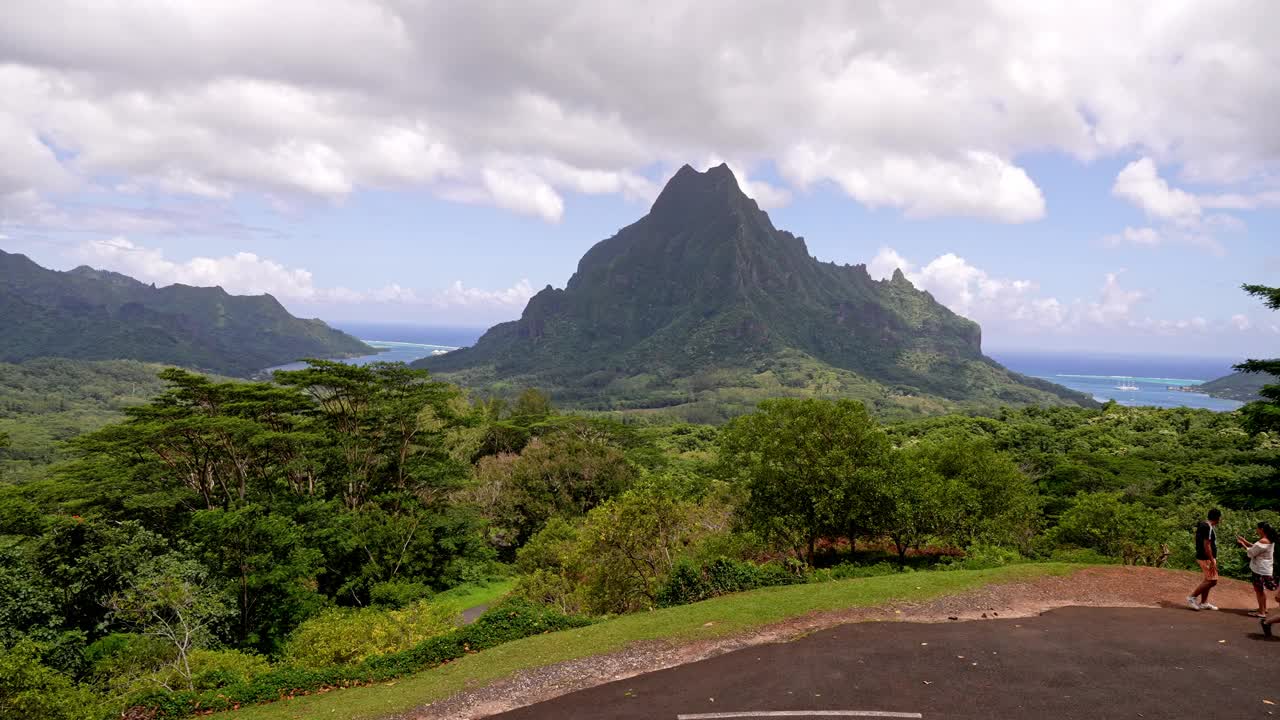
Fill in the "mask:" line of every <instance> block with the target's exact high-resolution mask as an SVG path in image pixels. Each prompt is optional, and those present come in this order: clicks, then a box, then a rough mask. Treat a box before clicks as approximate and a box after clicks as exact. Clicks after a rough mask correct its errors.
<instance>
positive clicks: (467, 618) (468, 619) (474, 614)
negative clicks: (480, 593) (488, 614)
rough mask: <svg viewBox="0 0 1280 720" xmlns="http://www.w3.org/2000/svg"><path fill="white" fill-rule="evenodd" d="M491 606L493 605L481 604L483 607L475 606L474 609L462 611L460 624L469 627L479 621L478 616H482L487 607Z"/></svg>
mask: <svg viewBox="0 0 1280 720" xmlns="http://www.w3.org/2000/svg"><path fill="white" fill-rule="evenodd" d="M492 604H493V603H485V604H483V605H476V606H475V607H469V608H467V609H466V610H463V611H462V624H463V625H470V624H471V623H473V622H475V621H476V620H479V619H480V616H481V615H483V614H484V611H485V610H488V609H489V606H490V605H492Z"/></svg>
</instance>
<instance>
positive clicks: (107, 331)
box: [0, 250, 374, 376]
mask: <svg viewBox="0 0 1280 720" xmlns="http://www.w3.org/2000/svg"><path fill="white" fill-rule="evenodd" d="M372 352H374V350H373V348H370V347H369V346H367V345H365V344H364V343H362V342H360V341H359V340H357V339H356V338H354V337H351V336H350V335H347V334H346V333H344V332H341V331H338V330H335V329H333V328H331V327H329V326H328V325H326V324H325V323H324V322H322V321H320V320H303V319H300V318H296V317H294V316H293V315H291V314H289V312H288V311H287V310H286V309H285V308H284V306H282V305H281V304H280V303H279V302H278V301H277V300H276V299H275V298H274V297H272V296H270V295H253V296H249V295H231V294H229V293H227V292H226V291H225V290H223V289H222V288H220V287H192V286H190V285H169V286H167V287H161V288H157V287H155V286H154V285H148V284H145V283H142V282H139V281H137V280H135V279H133V278H131V277H129V276H127V275H121V274H120V273H115V272H109V271H105V270H95V269H93V268H90V267H87V266H80V267H77V268H75V269H74V270H68V271H66V272H59V271H55V270H49V269H47V268H43V267H41V266H40V265H37V264H36V263H35V262H33V261H32V260H31V259H29V258H27V257H26V256H25V255H20V254H14V253H7V252H5V251H3V250H0V361H6V362H21V361H23V360H28V359H31V358H36V357H66V358H76V359H83V360H114V359H126V360H142V361H147V362H161V363H170V364H174V365H180V366H183V367H190V368H198V369H202V370H208V371H212V372H216V373H222V374H226V375H241V376H246V375H250V374H252V373H254V372H256V371H258V370H261V369H263V368H265V367H269V366H272V365H280V364H284V363H287V362H292V361H294V360H297V359H299V358H302V357H344V356H350V355H357V354H369V353H372Z"/></svg>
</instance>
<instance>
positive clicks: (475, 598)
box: [431, 578, 516, 612]
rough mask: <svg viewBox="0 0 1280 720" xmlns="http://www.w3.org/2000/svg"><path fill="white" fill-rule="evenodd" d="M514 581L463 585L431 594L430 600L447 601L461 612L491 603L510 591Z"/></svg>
mask: <svg viewBox="0 0 1280 720" xmlns="http://www.w3.org/2000/svg"><path fill="white" fill-rule="evenodd" d="M515 584H516V581H515V580H514V579H513V578H503V579H501V580H490V581H488V582H485V583H476V584H471V585H463V586H461V587H456V588H454V589H452V590H445V591H444V592H442V593H437V594H436V595H434V596H432V598H431V602H433V603H435V602H447V603H449V604H451V605H453V606H454V607H456V608H458V611H459V612H461V611H463V610H466V609H467V608H473V607H476V606H477V605H491V604H493V602H494V601H496V600H498V599H499V598H501V597H502V596H503V595H506V594H507V593H509V592H511V588H513V587H515Z"/></svg>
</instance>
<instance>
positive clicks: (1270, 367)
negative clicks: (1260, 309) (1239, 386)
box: [1236, 285, 1280, 433]
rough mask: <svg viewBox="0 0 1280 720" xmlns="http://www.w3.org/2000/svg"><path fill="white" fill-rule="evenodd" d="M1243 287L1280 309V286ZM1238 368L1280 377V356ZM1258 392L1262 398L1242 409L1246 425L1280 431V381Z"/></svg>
mask: <svg viewBox="0 0 1280 720" xmlns="http://www.w3.org/2000/svg"><path fill="white" fill-rule="evenodd" d="M1243 288H1244V291H1245V292H1247V293H1249V294H1250V295H1253V296H1254V297H1259V298H1262V301H1263V303H1264V304H1266V306H1267V307H1269V308H1271V309H1272V310H1280V288H1273V287H1267V286H1266V285H1244V286H1243ZM1236 369H1237V370H1239V371H1241V372H1247V373H1269V374H1271V375H1274V376H1276V377H1277V378H1280V358H1277V359H1272V360H1248V361H1246V362H1242V363H1240V364H1239V365H1236ZM1258 394H1259V395H1261V396H1262V399H1261V400H1258V401H1256V402H1251V403H1249V404H1248V405H1245V406H1244V408H1242V409H1241V412H1242V413H1243V414H1244V418H1245V425H1246V426H1247V427H1248V428H1249V430H1250V431H1251V432H1254V433H1260V432H1274V431H1280V383H1277V384H1272V385H1266V386H1264V387H1263V388H1262V390H1260V391H1258Z"/></svg>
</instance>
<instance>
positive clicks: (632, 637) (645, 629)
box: [221, 563, 1082, 720]
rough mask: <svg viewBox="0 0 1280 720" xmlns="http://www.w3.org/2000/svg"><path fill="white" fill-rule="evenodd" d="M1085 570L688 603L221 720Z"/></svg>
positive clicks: (274, 714)
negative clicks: (650, 642)
mask: <svg viewBox="0 0 1280 720" xmlns="http://www.w3.org/2000/svg"><path fill="white" fill-rule="evenodd" d="M1080 567H1082V566H1079V565H1067V564H1059V563H1043V564H1028V565H1011V566H1008V567H1003V568H996V569H993V570H956V571H949V572H921V573H904V574H898V575H886V576H881V577H872V578H860V579H854V580H839V581H835V582H827V583H816V584H809V585H789V586H785V587H774V588H764V589H761V590H754V591H751V592H744V593H737V594H734V595H726V596H723V597H718V598H714V599H711V600H707V601H705V602H700V603H694V604H692V605H682V606H680V607H674V608H668V609H665V610H655V611H653V612H647V613H637V614H634V615H626V616H623V617H619V618H616V619H613V620H608V621H605V622H601V623H597V624H595V625H591V626H589V627H585V628H579V629H576V630H566V631H563V632H558V633H550V634H547V635H537V636H534V637H529V638H525V639H523V640H517V641H515V642H512V643H507V644H505V645H500V646H498V647H496V648H492V649H490V650H485V651H484V652H481V653H476V654H474V655H468V656H466V657H463V658H461V659H459V660H457V661H455V662H452V663H449V664H447V665H442V666H440V667H436V668H432V669H430V670H424V671H422V672H420V673H417V674H415V675H410V676H408V677H404V678H400V679H399V680H394V681H390V682H386V683H380V684H377V685H371V686H367V687H359V688H350V689H346V690H337V691H332V692H328V693H325V694H322V695H308V696H303V697H298V698H296V699H294V700H289V701H282V702H276V703H269V704H266V705H257V706H254V707H251V708H245V709H242V710H238V711H235V712H230V713H222V714H221V717H223V718H225V719H226V720H299V719H302V718H335V719H345V718H379V717H383V716H386V715H391V714H394V713H401V712H405V711H408V710H411V709H413V708H415V707H418V706H421V705H425V704H427V703H429V702H432V701H435V700H439V699H441V698H445V697H448V696H450V695H452V694H454V693H456V692H459V691H461V690H465V689H471V688H475V687H479V686H483V685H487V684H489V683H491V682H494V681H496V680H500V679H502V678H505V677H508V676H510V675H512V674H514V673H516V672H517V671H520V670H524V669H527V668H535V667H541V666H544V665H550V664H553V663H557V662H562V661H565V660H573V659H577V658H581V657H587V656H590V655H599V654H602V653H608V652H612V651H615V650H619V649H621V648H623V647H625V646H627V645H628V644H630V643H633V642H636V641H641V640H672V641H675V642H680V641H689V640H698V639H706V638H715V637H721V636H725V635H733V634H735V633H741V632H744V631H747V630H752V629H755V628H758V627H761V626H763V625H768V624H770V623H775V622H779V621H782V620H786V619H788V618H793V617H798V616H801V615H806V614H809V613H813V612H821V611H826V610H841V609H845V608H854V607H865V606H869V605H879V604H882V603H886V602H895V601H905V600H927V599H931V598H935V597H938V596H941V595H948V594H953V593H958V592H962V591H965V590H970V589H973V588H976V587H980V586H982V585H987V584H991V583H1000V582H1014V581H1019V580H1029V579H1033V578H1036V577H1040V576H1044V575H1062V574H1066V573H1070V572H1073V571H1074V570H1076V569H1078V568H1080ZM481 602H483V601H481ZM708 623H710V625H708Z"/></svg>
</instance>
